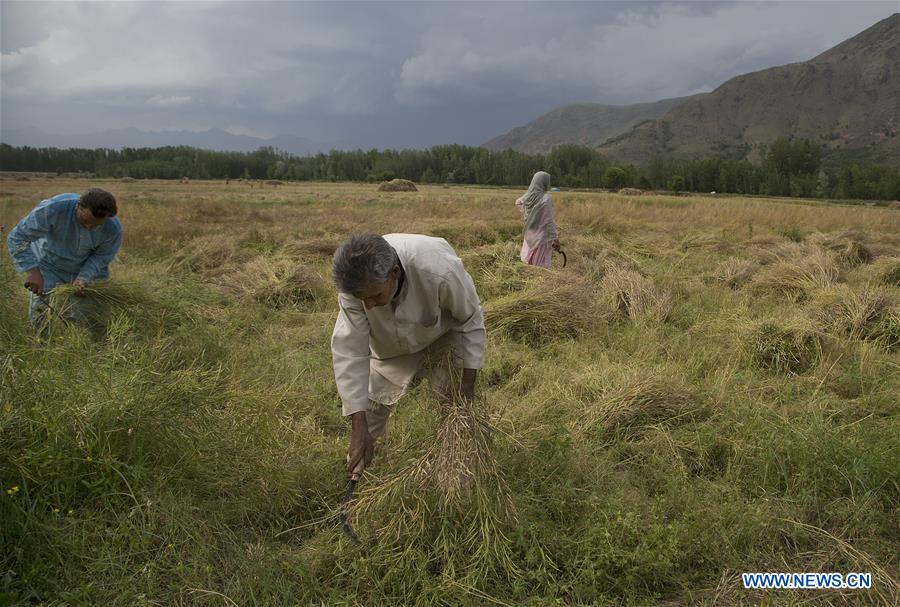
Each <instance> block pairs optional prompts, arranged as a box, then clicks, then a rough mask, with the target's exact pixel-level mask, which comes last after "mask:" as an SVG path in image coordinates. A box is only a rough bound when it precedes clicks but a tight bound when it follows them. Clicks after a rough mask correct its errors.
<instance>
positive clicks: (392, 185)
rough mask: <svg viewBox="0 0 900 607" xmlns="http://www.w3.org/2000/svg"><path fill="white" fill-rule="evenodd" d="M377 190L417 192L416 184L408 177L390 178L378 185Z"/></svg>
mask: <svg viewBox="0 0 900 607" xmlns="http://www.w3.org/2000/svg"><path fill="white" fill-rule="evenodd" d="M378 191H379V192H418V191H419V190H418V188H416V184H414V183H413V182H412V181H410V180H408V179H391V180H390V181H385V182H384V183H382V184H381V185H380V186H378Z"/></svg>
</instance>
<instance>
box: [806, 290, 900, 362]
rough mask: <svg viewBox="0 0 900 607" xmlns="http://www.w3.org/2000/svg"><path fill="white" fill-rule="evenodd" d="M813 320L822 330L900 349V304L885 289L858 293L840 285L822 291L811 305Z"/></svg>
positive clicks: (813, 299) (810, 311)
mask: <svg viewBox="0 0 900 607" xmlns="http://www.w3.org/2000/svg"><path fill="white" fill-rule="evenodd" d="M809 313H810V317H811V318H812V319H813V320H814V321H815V322H816V323H817V324H818V325H819V326H820V327H822V328H823V329H826V330H830V331H833V332H836V333H839V334H843V335H846V336H848V337H850V338H851V339H864V340H870V341H876V342H879V343H882V344H884V346H885V347H887V348H888V349H893V348H897V347H898V346H900V303H898V302H897V299H896V297H894V296H893V294H892V293H891V292H890V291H889V290H888V289H887V288H885V287H866V288H863V289H862V290H861V291H855V290H853V289H851V288H850V287H849V286H847V285H837V286H835V287H832V288H830V289H826V290H822V291H819V292H817V293H816V294H815V296H814V297H813V298H812V300H811V302H810V307H809Z"/></svg>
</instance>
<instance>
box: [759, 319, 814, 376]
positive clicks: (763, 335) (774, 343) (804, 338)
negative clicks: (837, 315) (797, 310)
mask: <svg viewBox="0 0 900 607" xmlns="http://www.w3.org/2000/svg"><path fill="white" fill-rule="evenodd" d="M743 343H744V349H745V351H746V353H747V356H748V357H749V359H750V362H751V363H753V364H754V365H755V366H757V367H759V368H761V369H765V370H768V371H775V372H777V373H803V372H804V371H806V370H807V369H809V368H810V367H812V366H813V365H814V364H816V363H817V362H818V361H819V360H820V359H821V357H822V345H823V342H822V336H821V334H820V333H819V332H818V331H816V330H815V328H814V327H813V326H812V324H811V322H810V321H809V320H805V319H788V320H787V321H775V320H768V321H763V322H760V323H758V324H756V325H755V326H754V327H753V328H752V329H751V330H750V331H749V332H748V333H747V335H746V336H745V338H744V340H743Z"/></svg>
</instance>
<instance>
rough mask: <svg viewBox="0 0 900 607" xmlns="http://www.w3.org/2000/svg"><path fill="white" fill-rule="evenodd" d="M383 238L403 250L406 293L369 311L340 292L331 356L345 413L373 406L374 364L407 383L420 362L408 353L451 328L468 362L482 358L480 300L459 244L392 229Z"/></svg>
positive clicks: (466, 365)
mask: <svg viewBox="0 0 900 607" xmlns="http://www.w3.org/2000/svg"><path fill="white" fill-rule="evenodd" d="M384 239H385V240H387V241H388V243H389V244H390V245H391V246H392V247H394V250H396V251H397V255H398V257H399V258H400V264H401V265H402V266H403V271H404V272H405V279H404V282H403V286H402V287H401V289H400V293H398V294H397V296H396V297H395V298H394V299H393V300H392V301H391V302H390V303H388V304H386V305H384V306H378V307H375V308H372V309H371V310H366V307H365V305H364V304H363V302H362V301H361V300H359V299H357V298H355V297H353V296H352V295H350V294H348V293H339V294H338V305H339V307H340V311H339V313H338V317H337V321H336V322H335V324H334V331H333V333H332V335H331V355H332V362H333V365H334V379H335V382H336V383H337V389H338V393H339V394H340V396H341V402H342V404H343V414H344V415H352V414H353V413H356V412H358V411H366V410H368V409H369V408H370V405H369V401H370V398H369V396H370V395H369V374H370V365H371V366H373V367H374V366H376V365H377V367H378V371H379V373H381V374H382V375H385V376H390V377H391V378H392V380H393V381H394V382H395V383H403V384H404V385H405V383H407V382H408V381H409V380H411V379H412V377H413V376H414V375H415V373H416V370H417V367H416V365H418V364H419V363H420V361H421V357H415V356H410V355H411V354H415V353H418V352H421V351H423V350H425V349H426V348H428V346H430V345H431V344H433V343H434V342H436V341H437V340H438V339H439V338H441V337H443V336H444V335H446V334H447V333H449V332H456V334H457V335H455V336H454V337H456V338H457V339H456V340H455V341H456V343H457V344H458V348H459V350H458V354H459V356H461V358H462V361H461V362H462V365H463V367H464V368H467V369H480V368H481V367H482V365H483V364H484V344H485V331H484V313H483V311H482V308H481V301H480V300H479V298H478V294H477V293H476V292H475V283H474V282H472V277H471V276H469V274H468V273H467V272H466V270H465V268H464V267H463V264H462V260H460V259H459V257H457V256H456V253H455V252H454V250H453V248H452V247H451V246H450V245H449V244H448V243H447V241H446V240H444V239H443V238H433V237H431V236H421V235H417V234H387V235H385V236H384Z"/></svg>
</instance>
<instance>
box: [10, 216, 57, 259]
mask: <svg viewBox="0 0 900 607" xmlns="http://www.w3.org/2000/svg"><path fill="white" fill-rule="evenodd" d="M53 220H54V213H52V212H51V209H48V208H47V207H38V208H36V209H34V210H33V211H31V212H30V213H29V214H28V215H27V216H25V218H24V219H22V220H21V221H20V222H19V223H18V224H16V227H14V228H13V229H12V231H11V232H10V233H9V237H8V238H7V239H6V247H7V249H9V256H10V257H11V258H12V260H13V263H15V265H16V271H18V272H25V271H27V270H30V269H31V268H34V267H37V265H38V259H37V257H36V256H35V254H34V251H33V250H32V249H31V243H32V242H34V241H36V240H39V239H41V238H46V237H47V236H49V235H50V234H51V233H52V232H53Z"/></svg>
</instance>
